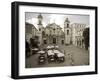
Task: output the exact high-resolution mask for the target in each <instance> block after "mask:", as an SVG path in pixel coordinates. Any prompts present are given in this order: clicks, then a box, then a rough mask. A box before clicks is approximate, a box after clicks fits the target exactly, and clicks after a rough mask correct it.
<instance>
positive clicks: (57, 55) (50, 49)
mask: <svg viewBox="0 0 100 81" xmlns="http://www.w3.org/2000/svg"><path fill="white" fill-rule="evenodd" d="M26 51H27V50H26ZM28 51H29V49H28ZM26 53H28V52H26ZM34 54H38V55H39V56H38V63H39V64H44V63H45V62H46V61H47V60H48V62H64V60H65V55H64V54H63V53H62V52H60V51H59V46H57V45H56V46H53V45H49V46H47V47H46V48H45V49H42V50H41V49H39V48H31V49H30V53H29V54H28V56H31V55H34Z"/></svg>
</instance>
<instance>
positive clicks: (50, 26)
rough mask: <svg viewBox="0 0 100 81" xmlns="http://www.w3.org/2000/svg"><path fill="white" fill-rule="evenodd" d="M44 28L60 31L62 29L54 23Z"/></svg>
mask: <svg viewBox="0 0 100 81" xmlns="http://www.w3.org/2000/svg"><path fill="white" fill-rule="evenodd" d="M46 28H60V29H62V28H61V27H60V25H57V24H56V23H51V24H48V25H47V26H46Z"/></svg>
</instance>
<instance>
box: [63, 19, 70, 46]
mask: <svg viewBox="0 0 100 81" xmlns="http://www.w3.org/2000/svg"><path fill="white" fill-rule="evenodd" d="M64 33H65V44H66V45H68V44H70V43H71V29H70V21H69V19H68V18H66V19H65V22H64Z"/></svg>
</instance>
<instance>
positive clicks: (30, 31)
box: [25, 14, 86, 45]
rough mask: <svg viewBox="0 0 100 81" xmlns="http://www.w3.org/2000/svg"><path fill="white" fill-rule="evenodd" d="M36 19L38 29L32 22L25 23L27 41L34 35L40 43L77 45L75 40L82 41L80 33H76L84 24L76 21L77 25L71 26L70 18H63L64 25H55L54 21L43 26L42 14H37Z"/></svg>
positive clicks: (82, 28)
mask: <svg viewBox="0 0 100 81" xmlns="http://www.w3.org/2000/svg"><path fill="white" fill-rule="evenodd" d="M37 19H38V23H37V26H38V27H37V28H38V29H37V28H36V27H35V26H34V25H33V24H30V23H25V24H26V25H25V26H26V32H25V34H26V35H25V36H26V40H27V41H29V39H30V38H33V39H35V37H36V36H37V37H38V41H39V44H40V45H44V44H47V45H49V44H55V45H56V44H57V45H69V44H74V45H77V44H76V43H75V42H77V40H79V41H82V39H83V38H82V35H81V34H79V35H78V33H79V32H83V31H84V28H85V26H86V25H84V24H77V23H76V24H77V25H75V26H77V27H72V26H74V25H71V24H70V20H69V19H68V18H66V19H65V20H64V27H60V25H57V24H56V23H50V24H48V25H46V27H44V26H43V24H42V21H43V16H42V15H41V14H39V15H38V16H37ZM29 26H30V28H29ZM62 28H63V29H62ZM75 28H76V29H75ZM79 29H80V30H79ZM76 30H77V31H76ZM78 30H79V32H78ZM81 30H82V31H81ZM77 32H78V33H77ZM76 38H78V39H76Z"/></svg>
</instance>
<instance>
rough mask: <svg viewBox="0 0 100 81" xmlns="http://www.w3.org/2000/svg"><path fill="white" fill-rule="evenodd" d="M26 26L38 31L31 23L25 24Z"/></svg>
mask: <svg viewBox="0 0 100 81" xmlns="http://www.w3.org/2000/svg"><path fill="white" fill-rule="evenodd" d="M25 25H29V26H30V27H32V28H34V29H36V30H37V28H36V27H35V26H34V25H33V24H31V23H28V22H25Z"/></svg>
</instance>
